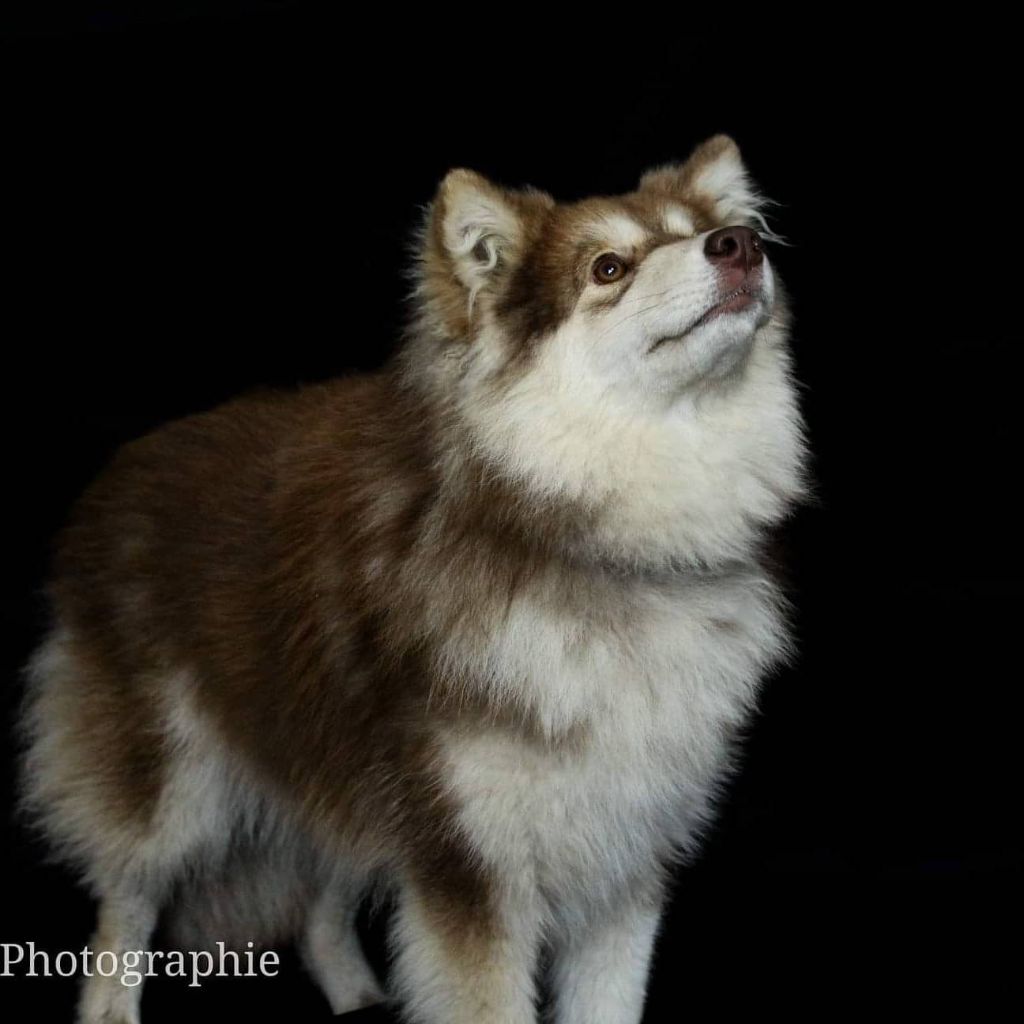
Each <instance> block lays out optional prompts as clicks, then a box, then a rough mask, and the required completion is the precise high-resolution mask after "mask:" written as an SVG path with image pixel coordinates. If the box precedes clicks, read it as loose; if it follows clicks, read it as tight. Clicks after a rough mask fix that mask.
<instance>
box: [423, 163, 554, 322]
mask: <svg viewBox="0 0 1024 1024" xmlns="http://www.w3.org/2000/svg"><path fill="white" fill-rule="evenodd" d="M553 203H554V201H553V200H552V199H551V197H550V196H547V195H545V194H544V193H543V192H536V191H533V190H512V189H506V188H502V187H501V186H500V185H496V184H494V183H493V182H491V181H488V180H487V178H485V177H484V176H483V175H481V174H477V173H476V172H475V171H468V170H465V169H462V168H460V169H458V170H454V171H450V172H449V173H448V174H447V175H446V176H445V179H444V180H443V181H442V182H441V185H440V187H439V188H438V190H437V195H436V196H435V197H434V201H433V203H432V204H431V205H430V208H429V210H428V213H427V220H426V223H425V225H424V230H423V233H422V235H421V238H420V250H419V253H418V256H419V259H418V275H417V276H418V279H419V289H418V291H419V294H420V297H421V299H422V300H424V302H425V303H426V304H427V306H428V307H429V308H430V310H431V311H432V312H433V313H434V315H435V316H436V317H439V318H440V322H441V324H443V327H444V329H445V331H446V332H450V333H458V334H463V333H465V332H466V331H468V328H469V323H470V319H471V316H472V312H473V308H474V305H475V303H476V301H477V298H478V296H479V295H480V294H481V293H486V291H487V289H488V286H489V285H490V284H491V283H492V282H494V281H495V280H497V279H498V278H500V277H502V276H503V275H504V272H505V271H507V270H508V269H509V268H511V267H513V266H514V265H515V263H516V262H517V261H518V259H519V257H520V255H521V253H522V252H523V250H524V248H525V245H526V243H527V239H528V237H529V235H530V232H531V231H532V230H534V229H535V228H536V225H537V222H538V219H539V217H540V216H541V215H542V214H543V212H544V211H545V210H547V209H549V208H550V207H551V206H552V205H553Z"/></svg>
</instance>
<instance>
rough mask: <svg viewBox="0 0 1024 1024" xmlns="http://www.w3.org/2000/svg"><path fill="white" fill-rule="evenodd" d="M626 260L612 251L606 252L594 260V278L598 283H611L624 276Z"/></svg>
mask: <svg viewBox="0 0 1024 1024" xmlns="http://www.w3.org/2000/svg"><path fill="white" fill-rule="evenodd" d="M626 270H627V267H626V261H625V260H624V259H623V258H622V257H621V256H616V255H615V253H613V252H606V253H605V254H604V255H603V256H598V258H597V259H596V260H595V261H594V280H595V281H596V282H597V283H598V284H612V283H613V282H615V281H620V280H622V278H623V277H625V276H626Z"/></svg>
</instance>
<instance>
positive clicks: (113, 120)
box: [0, 3, 1024, 1024]
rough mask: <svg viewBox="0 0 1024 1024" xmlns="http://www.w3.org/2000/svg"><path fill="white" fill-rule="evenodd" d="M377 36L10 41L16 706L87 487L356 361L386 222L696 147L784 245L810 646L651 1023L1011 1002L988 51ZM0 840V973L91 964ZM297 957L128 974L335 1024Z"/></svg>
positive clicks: (34, 994) (312, 16)
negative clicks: (434, 203) (209, 412)
mask: <svg viewBox="0 0 1024 1024" xmlns="http://www.w3.org/2000/svg"><path fill="white" fill-rule="evenodd" d="M89 6H90V5H86V8H88V7H89ZM135 6H137V7H141V6H142V5H135ZM377 13H378V15H379V18H378V19H375V20H374V21H373V22H372V23H371V21H370V20H368V17H369V16H368V14H367V12H365V11H362V12H358V13H355V12H352V13H342V12H341V11H337V12H335V13H334V14H330V15H328V14H325V13H311V12H310V11H309V10H304V9H303V8H301V7H298V6H292V5H287V4H271V3H264V4H258V3H237V4H233V5H216V4H202V5H201V4H192V5H190V4H163V5H161V4H155V5H146V14H145V15H144V16H143V15H139V14H134V15H133V14H130V13H125V10H124V9H115V8H114V7H112V6H109V5H108V7H107V8H104V9H102V10H97V11H94V12H92V13H80V14H75V15H71V14H67V13H61V14H54V13H45V12H44V11H43V10H42V9H41V8H39V7H35V8H32V9H31V11H30V13H28V14H23V15H15V14H9V15H8V16H7V17H8V19H9V20H8V23H7V25H6V30H7V31H6V33H5V36H4V39H3V47H4V61H3V74H4V83H3V84H4V97H5V103H4V106H5V122H4V126H3V135H4V138H3V150H2V152H3V157H2V159H3V164H4V170H5V178H6V180H7V184H6V185H4V186H3V195H4V211H3V216H2V221H0V224H2V226H3V232H2V235H0V246H2V248H3V250H4V257H5V263H6V266H7V269H6V270H5V271H3V275H2V281H3V284H2V293H0V294H2V297H3V323H4V331H3V335H4V341H5V344H4V350H5V351H4V355H3V361H2V366H3V377H2V380H3V401H2V403H0V405H2V409H3V414H4V417H5V419H6V429H5V432H4V438H5V458H4V466H3V470H4V476H5V478H6V479H5V493H4V505H3V508H4V513H5V526H6V529H5V531H4V534H3V536H4V540H5V551H4V557H3V565H4V570H3V574H2V587H3V591H2V592H3V620H4V621H3V659H4V661H3V669H4V677H3V694H4V698H5V707H6V708H7V709H8V710H9V709H10V708H11V707H13V705H14V704H15V702H16V700H17V695H18V692H19V691H18V685H19V684H18V681H17V671H18V667H19V666H20V665H21V664H22V663H23V662H24V660H25V658H26V656H27V654H28V652H29V650H30V648H31V646H32V644H33V643H34V642H35V641H36V640H37V639H38V638H39V636H40V635H41V631H42V630H43V628H44V626H45V616H44V609H43V607H42V604H41V602H40V600H39V597H38V588H39V585H40V583H41V580H42V577H43V573H44V568H45V564H46V558H47V545H48V541H49V538H50V537H51V536H52V534H53V532H54V531H55V530H56V529H57V527H58V526H59V524H60V522H61V521H62V519H63V517H64V516H65V514H66V512H67V509H68V506H69V504H70V502H71V501H72V500H73V498H74V496H75V495H76V493H77V492H78V491H79V490H80V489H81V488H82V487H83V486H84V485H85V484H86V483H87V482H88V481H89V479H90V478H91V477H92V476H93V475H94V474H95V473H96V472H97V471H98V470H99V469H100V467H101V466H102V465H103V464H104V462H105V460H106V459H107V458H109V456H110V454H111V453H112V451H113V450H114V448H115V447H116V446H117V445H118V444H120V443H122V442H123V441H125V440H127V439H129V438H132V437H135V436H137V435H139V434H140V433H142V432H144V431H146V430H147V429H149V428H151V427H154V426H156V425H158V424H160V423H162V422H164V421H166V420H168V419H170V418H172V417H176V416H180V415H182V414H185V413H188V412H191V411H194V410H199V409H203V408H207V407H209V406H211V405H213V404H216V403H218V402H220V401H222V400H224V399H227V398H228V397H230V396H233V395H236V394H238V393H240V392H244V391H245V390H247V389H250V388H253V387H255V386H258V385H264V384H272V385H294V384H297V383H301V382H303V381H312V380H317V379H321V378H324V377H327V376H331V375H334V374H338V373H343V372H347V371H351V370H354V369H360V368H370V367H374V366H377V365H379V364H380V363H381V362H382V361H383V360H384V359H385V358H386V356H387V355H388V354H389V352H390V351H391V350H392V347H393V345H394V340H395V337H396V333H397V331H398V329H399V327H400V325H401V323H402V319H403V315H404V314H403V299H404V294H405V289H406V282H405V281H404V279H403V277H402V270H403V267H404V266H405V265H406V264H407V256H406V252H407V246H408V238H409V233H410V229H411V227H412V226H413V225H414V223H415V222H416V221H417V218H418V216H419V208H420V207H421V205H422V204H424V203H425V202H427V201H428V200H429V199H430V197H431V194H432V191H433V188H434V187H435V185H436V183H437V181H438V179H439V178H440V177H441V176H442V175H443V173H444V172H445V171H446V170H447V169H448V168H449V167H451V166H458V165H465V166H470V167H473V168H476V169H477V170H480V171H482V172H484V173H487V174H489V175H491V176H493V177H494V178H495V179H496V180H499V181H502V182H505V183H507V184H513V185H514V184H523V183H531V184H534V185H537V186H538V187H542V188H545V189H546V190H548V191H551V192H552V193H554V194H555V195H556V196H557V197H559V198H565V199H571V198H577V197H581V196H583V195H587V194H591V193H600V192H616V191H623V190H628V189H630V188H631V187H632V186H633V184H634V183H635V181H636V179H637V177H638V175H639V174H640V172H641V171H642V170H644V169H645V168H647V167H649V166H650V165H652V164H656V163H659V162H662V161H665V160H668V159H671V158H681V157H684V156H685V155H686V154H687V153H688V151H689V150H690V148H691V147H692V146H693V145H694V144H695V143H697V142H698V141H700V140H701V139H703V138H704V137H706V136H708V135H710V134H713V133H714V132H718V131H726V132H729V133H730V134H732V135H733V136H734V137H735V138H736V139H737V140H738V141H739V142H740V145H741V147H742V149H743V152H744V155H745V157H746V159H747V162H748V165H749V167H750V168H751V169H752V171H753V173H754V175H755V177H756V178H757V180H758V181H759V182H760V184H761V185H762V187H763V188H764V190H765V191H766V192H767V193H768V194H769V195H770V196H772V197H774V198H775V199H777V200H778V201H779V202H780V203H781V206H780V207H779V208H778V210H777V213H776V217H775V224H776V226H777V227H778V229H779V230H780V231H781V232H782V233H783V234H784V235H785V236H786V237H787V238H788V239H789V240H790V241H791V243H792V244H791V246H790V247H789V248H786V249H780V250H776V253H775V259H776V260H777V263H778V265H779V266H780V268H781V272H782V275H783V277H784V279H785V280H786V282H787V284H788V286H789V289H790V291H791V292H792V295H793V301H794V308H795V314H796V327H795V349H796V353H797V361H798V366H799V375H800V377H801V380H802V381H803V382H804V384H805V387H806V390H805V393H804V408H805V411H806V414H807V417H808V421H809V424H810V433H811V437H812V440H813V447H814V451H815V476H816V480H817V492H818V497H817V500H816V502H815V503H814V504H813V505H811V506H809V507H808V508H806V509H804V510H803V511H802V512H801V513H800V514H799V516H798V517H797V519H796V520H795V523H794V526H793V529H792V530H791V531H790V539H789V544H790V547H791V550H792V556H791V557H792V568H793V594H794V600H795V602H796V605H797V608H798V625H799V635H800V648H801V653H800V657H799V659H798V661H797V662H796V664H795V665H794V666H793V667H792V668H790V669H788V670H786V671H785V672H783V673H781V674H780V675H779V676H778V677H777V678H775V679H774V680H772V681H771V683H770V684H769V685H768V687H767V689H766V692H765V694H764V699H763V701H762V705H761V714H760V717H759V718H758V720H757V721H756V723H755V724H754V727H753V728H752V731H751V735H750V740H749V743H748V746H747V752H746V758H745V767H744V770H743V773H742V775H741V776H740V778H739V779H738V780H737V782H736V784H735V785H734V786H733V788H732V790H731V792H730V796H729V799H728V800H727V801H726V803H725V804H724V806H723V809H722V815H721V819H720V822H719V825H718V827H717V828H716V830H715V831H714V833H713V835H712V836H711V838H710V841H709V843H708V844H707V846H706V849H705V851H704V854H703V856H702V857H701V859H700V861H699V862H698V863H697V864H696V865H694V866H693V867H691V868H688V869H686V870H685V871H682V872H681V873H680V876H679V882H678V886H677V890H676V895H675V899H674V901H673V904H672V908H671V911H670V913H669V915H668V918H667V921H666V925H665V928H664V933H663V937H662V941H661V943H660V946H659V950H658V957H657V963H656V968H655V972H654V976H653V981H652V992H651V999H650V1007H649V1012H648V1014H647V1017H646V1018H645V1020H646V1021H647V1022H648V1024H649V1022H654V1021H675V1020H682V1019H684V1018H688V1017H689V1016H690V1015H691V1014H693V1015H696V1014H705V1013H708V1012H729V1013H732V1012H744V1013H749V1012H754V1013H759V1014H765V1015H767V1014H774V1013H785V1014H786V1015H787V1016H789V1017H793V1016H797V1017H803V1016H807V1017H813V1018H815V1019H832V1018H833V1017H835V1016H836V1015H837V1014H839V1013H840V1012H842V1011H845V1010H847V1009H857V1010H858V1011H860V1012H864V1011H865V1010H867V1011H868V1012H871V1011H876V1012H886V1013H888V1012H893V1011H898V1012H907V1013H916V1012H919V1011H920V1010H921V1009H922V1008H924V1007H925V1006H926V1005H927V1006H939V1005H942V1006H946V1007H948V1006H949V1005H950V1004H951V1003H952V1002H953V1001H954V999H956V998H960V997H966V998H967V999H968V1000H970V1007H971V1011H972V1012H973V1013H975V1014H977V1013H979V1012H982V1004H983V1003H984V1002H987V1001H989V1000H991V1001H996V1002H998V1001H1000V1000H1001V999H1002V997H1003V996H1005V995H1008V994H1009V993H1010V991H1011V985H1012V979H1013V975H1012V965H1013V964H1014V962H1015V955H1016V954H1017V953H1018V952H1019V949H1018V948H1017V947H1018V943H1017V940H1016V937H1015V936H1014V934H1013V930H1014V929H1015V928H1016V925H1017V922H1018V921H1019V919H1020V911H1021V909H1022V908H1021V889H1020V874H1019V871H1020V865H1021V860H1020V845H1019V835H1018V821H1019V811H1020V808H1019V800H1018V797H1017V793H1018V791H1017V786H1016V774H1017V773H1016V767H1017V760H1018V758H1017V736H1018V731H1019V724H1018V723H1019V715H1020V701H1019V697H1018V692H1019V687H1020V670H1019V668H1018V666H1017V661H1016V658H1015V657H1014V656H1013V655H1012V651H1013V650H1014V649H1015V648H1016V646H1017V643H1018V633H1019V631H1020V613H1021V606H1022V579H1024V573H1022V566H1021V558H1020V551H1019V540H1018V538H1019V534H1020V531H1019V521H1020V515H1019V505H1018V498H1017V479H1016V477H1017V475H1018V470H1019V464H1020V457H1019V452H1018V447H1017V436H1016V434H1017V432H1016V430H1015V429H1014V428H1015V427H1016V425H1017V416H1018V412H1019V409H1020V401H1019V398H1018V395H1019V391H1020V386H1021V385H1020V376H1019V371H1020V368H1021V360H1020V357H1019V355H1018V353H1017V348H1018V344H1019V341H1018V338H1019V330H1018V329H1017V327H1016V325H1017V321H1018V319H1019V316H1020V312H1019V310H1020V285H1019V276H1020V275H1019V269H1018V266H1017V264H1018V263H1019V256H1018V255H1017V254H1018V253H1019V252H1020V250H1021V246H1020V242H1019V239H1018V238H1016V237H1014V236H1015V235H1018V234H1019V230H1018V229H1017V228H1016V225H1015V219H1016V210H1015V208H1014V206H1015V202H1016V200H1015V196H1016V193H1017V192H1018V191H1019V188H1018V185H1017V183H1016V181H1015V179H1014V174H1015V166H1014V164H1013V162H1012V161H1011V160H1010V158H1009V146H1008V143H1007V141H1006V138H1005V135H1006V131H1007V126H1008V124H1009V121H1008V110H1009V104H1010V98H1011V93H1010V91H1009V82H1010V80H1011V77H1012V67H1013V66H1012V63H1010V64H1008V63H1007V62H1006V60H1005V59H1004V55H1003V54H1001V53H999V52H997V50H996V48H995V46H994V43H993V40H994V39H996V38H998V36H999V35H1000V33H999V31H998V27H995V28H991V29H990V31H989V34H988V36H987V37H979V36H978V35H977V34H975V33H972V32H971V31H970V27H969V26H965V25H963V24H954V25H948V26H934V25H933V26H931V27H930V28H928V29H923V28H922V27H920V26H918V27H917V28H916V29H915V31H914V32H912V33H910V32H908V33H898V32H897V31H896V29H895V27H894V26H893V25H892V24H891V23H886V24H885V25H884V26H882V25H875V24H870V23H865V22H863V21H858V20H857V19H856V18H854V17H852V16H849V17H848V16H844V15H841V14H839V13H834V14H833V15H831V16H830V18H829V20H828V21H822V20H818V21H815V20H813V19H812V18H810V16H808V17H807V18H805V19H804V21H803V22H802V24H801V25H800V26H799V27H798V28H794V29H793V30H792V31H790V32H783V31H782V30H780V29H779V28H778V27H777V26H773V27H772V29H770V30H769V29H768V28H767V27H766V26H765V25H763V24H761V23H760V22H758V21H749V20H745V18H746V16H744V15H742V14H741V13H740V12H739V11H736V12H727V13H723V14H722V15H721V17H720V19H719V20H720V22H721V23H720V24H717V25H712V26H710V27H708V28H698V27H696V26H695V25H694V24H693V23H692V22H691V21H689V20H688V19H687V18H684V17H683V16H681V15H676V16H672V15H669V14H663V15H654V14H653V13H652V12H651V11H646V12H640V11H637V12H632V11H630V10H629V9H628V8H618V9H615V8H609V9H607V11H606V10H605V9H604V8H603V7H600V8H599V7H597V6H595V7H593V8H592V9H584V10H580V11H576V12H575V13H574V14H573V15H572V19H573V20H574V21H578V22H579V24H578V25H575V26H573V25H572V24H571V23H570V24H567V25H565V26H563V29H564V32H560V33H559V35H558V38H555V36H554V34H553V30H552V26H551V25H550V24H549V21H551V20H553V19H554V18H555V12H554V11H549V12H548V13H547V15H546V17H545V18H544V19H543V20H542V19H541V17H540V16H539V15H536V14H529V13H528V12H526V11H525V10H512V11H482V10H481V11H477V12H476V13H473V14H471V13H467V14H466V15H465V17H464V18H463V19H461V27H462V29H463V34H462V35H461V36H459V37H458V38H456V36H455V35H453V34H452V31H453V30H452V28H451V26H450V25H449V24H446V23H445V22H444V21H443V20H441V19H440V18H439V17H438V16H436V15H435V14H434V12H430V14H429V15H428V16H426V17H423V18H421V19H419V20H417V21H412V20H410V18H411V16H410V14H409V12H404V11H400V10H399V9H398V8H395V9H394V10H390V11H381V12H377ZM641 13H642V14H643V18H644V19H654V20H649V21H648V23H646V24H645V22H644V20H642V19H641V18H640V15H641ZM470 19H472V20H470ZM634 22H635V23H634ZM467 28H470V29H472V30H473V31H472V33H466V32H465V30H466V29H467ZM939 28H943V29H944V30H943V31H941V32H940V31H939ZM1011 333H1012V335H1013V336H1012V337H1011ZM4 749H5V750H9V749H10V744H9V743H7V744H5V747H4ZM3 771H4V775H3V781H4V793H5V794H9V792H10V777H11V764H10V758H9V757H5V759H4V764H3ZM7 804H8V806H9V800H7ZM4 829H5V831H4V834H3V851H2V858H3V859H2V864H0V883H2V891H0V908H2V910H0V942H21V943H25V942H27V941H28V940H30V939H33V940H35V941H36V942H37V944H38V945H39V946H40V947H43V948H47V949H50V950H58V949H65V948H66V949H75V948H80V947H81V946H82V945H83V944H84V943H85V941H86V939H87V937H88V935H89V932H90V929H91V915H92V908H91V905H90V903H89V901H88V899H87V898H86V897H85V896H84V895H83V894H82V893H81V892H80V891H79V890H78V889H77V888H75V886H74V884H73V882H72V879H71V878H70V877H69V876H68V875H67V874H66V873H65V872H64V871H63V870H60V869H58V868H55V867H52V866H45V865H44V864H43V863H42V851H41V850H40V849H39V848H37V847H36V846H35V845H34V844H33V843H32V842H31V841H30V840H29V839H28V838H27V837H26V836H25V835H24V834H23V833H22V832H21V831H20V830H19V829H18V828H17V827H16V826H15V825H14V824H12V823H10V822H5V824H4ZM381 931H382V922H377V923H376V924H373V925H371V926H369V941H370V944H371V947H372V948H373V949H374V950H375V955H377V954H378V953H379V945H380V935H381ZM285 966H286V970H285V972H284V974H283V975H282V977H281V978H280V979H277V980H275V981H265V980H260V981H254V980H240V981H232V982H217V983H208V984H207V985H206V986H205V987H204V988H203V989H202V990H200V991H198V992H197V991H189V990H187V989H186V988H185V987H184V986H183V985H181V984H174V983H173V982H170V981H167V980H162V979H161V980H158V981H156V982H154V983H153V984H151V986H150V987H149V988H148V989H147V997H146V1000H145V1003H144V1018H145V1019H146V1021H147V1022H148V1024H153V1022H154V1021H160V1020H168V1021H169V1020H178V1019H180V1018H181V1016H182V1015H184V1014H186V1013H187V1014H188V1015H189V1017H190V1018H191V1019H195V1020H203V1019H210V1020H213V1019H215V1018H216V1019H220V1018H221V1017H222V1016H223V1015H224V1014H225V1013H226V1012H230V1013H231V1014H232V1016H234V1017H237V1018H238V1019H242V1020H246V1019H247V1020H254V1021H255V1020H278V1019H288V1020H296V1021H299V1020H303V1021H305V1020H308V1021H315V1020H324V1019H327V1016H328V1013H327V1010H326V1007H325V1005H324V1004H323V1003H322V1002H321V1000H320V997H319V995H318V994H317V993H316V991H315V990H314V989H313V988H312V986H311V985H310V984H308V983H307V982H306V981H305V980H304V978H303V976H302V975H301V972H299V971H298V969H297V968H296V967H295V965H294V962H293V960H292V959H290V958H289V959H287V960H286V965H285ZM23 996H28V997H31V998H32V999H33V1000H34V1009H33V1014H34V1016H35V1017H36V1018H37V1019H40V1020H47V1021H48V1020H55V1021H57V1020H70V1019H71V1006H72V1003H73V998H74V983H73V982H70V981H56V980H51V981H42V980H32V979H2V978H0V1008H3V1009H4V1010H6V1009H7V1008H8V1007H9V1005H13V1002H14V1001H15V1000H16V999H17V998H19V997H23ZM351 1019H352V1020H353V1021H356V1020H360V1019H365V1020H367V1021H370V1020H380V1021H382V1020H385V1019H388V1018H386V1016H385V1015H383V1014H379V1015H377V1014H374V1013H367V1014H365V1015H360V1016H354V1017H352V1018H351Z"/></svg>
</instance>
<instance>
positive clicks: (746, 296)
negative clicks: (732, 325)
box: [647, 281, 765, 354]
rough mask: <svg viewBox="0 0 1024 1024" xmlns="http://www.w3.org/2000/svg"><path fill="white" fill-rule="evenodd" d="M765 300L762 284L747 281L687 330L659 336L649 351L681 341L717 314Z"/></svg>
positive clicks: (736, 311)
mask: <svg viewBox="0 0 1024 1024" xmlns="http://www.w3.org/2000/svg"><path fill="white" fill-rule="evenodd" d="M764 300H765V295H764V288H763V287H762V286H761V285H760V284H753V285H752V284H751V283H750V282H749V281H745V282H744V283H743V284H741V285H740V286H739V288H734V289H733V290H732V291H731V292H728V293H727V294H725V295H723V296H722V297H721V298H720V299H718V300H717V301H716V302H715V303H714V304H713V305H711V306H709V307H708V308H707V309H705V310H704V312H703V313H701V315H700V316H699V317H697V319H696V320H694V321H693V323H692V324H690V326H689V327H687V328H686V329H685V330H683V331H681V332H680V333H679V334H666V335H665V337H664V338H659V339H658V340H657V341H656V342H655V343H654V344H653V345H652V346H651V347H650V348H649V349H648V350H647V352H648V354H650V353H651V352H653V351H654V350H655V349H657V348H659V347H660V346H662V345H664V344H665V343H666V342H668V341H681V340H682V339H683V338H685V337H686V336H687V335H688V334H690V333H691V332H692V331H695V330H696V329H697V328H698V327H703V326H704V324H706V323H707V322H708V321H709V320H714V318H715V317H716V316H720V315H721V314H723V313H739V312H740V311H741V310H744V309H747V308H749V307H750V306H752V305H754V303H756V302H764Z"/></svg>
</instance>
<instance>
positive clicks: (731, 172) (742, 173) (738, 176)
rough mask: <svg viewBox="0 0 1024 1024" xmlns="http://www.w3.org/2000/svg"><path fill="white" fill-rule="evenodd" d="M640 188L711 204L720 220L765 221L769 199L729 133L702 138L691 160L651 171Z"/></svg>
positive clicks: (642, 180) (644, 190)
mask: <svg viewBox="0 0 1024 1024" xmlns="http://www.w3.org/2000/svg"><path fill="white" fill-rule="evenodd" d="M640 191H641V192H662V193H666V194H669V195H673V196H677V197H678V198H679V199H681V200H682V201H684V202H685V201H686V200H687V199H689V200H691V201H692V202H694V203H697V204H710V206H711V207H712V210H713V212H714V216H715V219H716V220H717V221H719V222H720V223H725V224H728V223H733V224H735V223H742V222H744V221H748V220H753V221H756V222H758V223H759V224H762V225H763V223H764V218H763V217H762V214H761V210H762V207H763V206H764V205H765V202H766V200H765V199H764V197H763V196H761V195H760V194H759V193H758V191H757V189H756V188H755V187H754V185H753V184H752V183H751V181H750V176H749V174H748V173H747V169H746V167H745V166H744V164H743V158H742V157H741V156H740V148H739V146H737V145H736V143H735V142H734V141H733V140H732V139H731V138H729V136H728V135H715V136H713V137H712V138H710V139H708V140H707V141H706V142H702V143H701V144H700V145H699V146H698V147H697V148H696V149H695V150H694V151H693V152H692V153H691V154H690V157H689V159H688V160H686V161H685V162H684V163H681V164H669V165H666V166H664V167H657V168H655V169H654V170H651V171H648V172H647V173H646V174H645V175H644V176H643V177H642V178H641V179H640Z"/></svg>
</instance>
